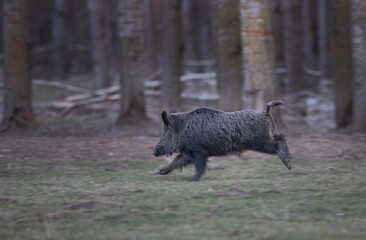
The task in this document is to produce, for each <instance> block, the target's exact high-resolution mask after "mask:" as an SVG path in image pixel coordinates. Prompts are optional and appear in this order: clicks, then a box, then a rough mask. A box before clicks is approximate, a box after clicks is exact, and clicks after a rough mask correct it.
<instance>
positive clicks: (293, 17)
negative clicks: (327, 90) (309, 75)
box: [283, 0, 306, 92]
mask: <svg viewBox="0 0 366 240" xmlns="http://www.w3.org/2000/svg"><path fill="white" fill-rule="evenodd" d="M283 8H284V13H285V14H284V15H285V18H284V22H285V24H284V25H285V28H284V30H285V41H284V42H285V59H286V68H287V78H288V83H289V88H288V90H289V92H296V91H300V90H303V89H304V88H305V86H306V84H305V80H304V70H303V65H304V62H303V60H304V53H303V47H304V46H303V37H302V36H303V34H302V17H301V15H302V12H301V1H298V0H295V1H293V0H283Z"/></svg>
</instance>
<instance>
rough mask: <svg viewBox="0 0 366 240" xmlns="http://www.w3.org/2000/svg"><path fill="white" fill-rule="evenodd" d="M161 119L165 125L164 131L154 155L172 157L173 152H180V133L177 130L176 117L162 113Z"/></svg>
mask: <svg viewBox="0 0 366 240" xmlns="http://www.w3.org/2000/svg"><path fill="white" fill-rule="evenodd" d="M161 118H162V120H163V123H164V127H163V131H162V134H161V138H160V141H159V143H158V144H157V145H156V147H155V150H154V153H153V154H154V155H155V156H156V157H158V156H162V155H167V156H169V155H172V154H173V152H178V151H179V149H178V145H179V144H178V132H177V131H176V129H175V126H174V125H175V119H174V116H172V115H168V114H167V112H166V111H163V112H162V113H161Z"/></svg>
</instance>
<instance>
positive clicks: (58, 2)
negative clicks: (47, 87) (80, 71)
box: [51, 0, 66, 81]
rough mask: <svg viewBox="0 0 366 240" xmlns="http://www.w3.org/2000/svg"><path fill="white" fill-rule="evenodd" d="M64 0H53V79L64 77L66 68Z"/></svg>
mask: <svg viewBox="0 0 366 240" xmlns="http://www.w3.org/2000/svg"><path fill="white" fill-rule="evenodd" d="M65 14H66V12H65V0H55V5H54V12H53V27H52V55H51V58H52V59H51V63H52V72H51V76H52V79H53V80H56V81H60V80H63V79H64V77H65V68H66V19H65Z"/></svg>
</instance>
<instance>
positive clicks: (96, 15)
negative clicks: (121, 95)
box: [88, 0, 111, 89]
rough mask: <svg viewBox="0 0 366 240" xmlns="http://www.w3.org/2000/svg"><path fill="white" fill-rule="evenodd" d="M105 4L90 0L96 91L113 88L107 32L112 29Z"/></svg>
mask: <svg viewBox="0 0 366 240" xmlns="http://www.w3.org/2000/svg"><path fill="white" fill-rule="evenodd" d="M105 4H107V3H106V2H105V1H103V0H88V10H89V25H90V35H91V46H92V60H93V71H94V89H100V88H107V87H110V86H111V77H110V74H109V73H110V72H109V67H108V66H109V65H110V63H109V58H108V57H109V56H108V53H109V52H108V48H107V44H108V43H107V34H108V33H107V32H108V31H109V30H110V29H109V28H108V27H109V26H108V25H107V22H106V15H105V14H106V11H105Z"/></svg>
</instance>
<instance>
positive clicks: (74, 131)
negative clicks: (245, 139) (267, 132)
mask: <svg viewBox="0 0 366 240" xmlns="http://www.w3.org/2000/svg"><path fill="white" fill-rule="evenodd" d="M39 121H40V125H41V126H46V125H48V126H52V128H48V129H46V130H45V129H41V128H40V130H29V131H22V132H17V131H10V132H6V133H2V134H0V239H365V238H366V229H365V226H366V201H365V199H366V178H365V175H366V147H365V146H366V135H365V134H356V135H349V134H337V133H322V134H320V133H314V132H313V133H311V132H307V133H303V132H298V131H294V130H293V129H287V130H286V132H287V136H288V137H287V138H288V144H289V146H290V149H291V152H292V155H293V163H292V166H293V170H291V171H288V170H287V169H286V167H285V166H283V165H282V163H281V161H280V160H279V159H277V158H276V157H274V156H269V155H264V154H259V153H253V152H248V153H245V154H244V157H243V158H242V159H241V158H239V157H238V156H227V157H217V158H212V159H211V160H210V161H209V163H208V170H207V172H206V174H205V175H204V176H203V177H202V179H201V181H199V182H189V181H187V179H189V178H190V177H191V176H193V174H194V169H193V168H189V169H185V170H183V171H182V172H180V171H176V172H173V173H171V174H169V175H167V176H160V175H157V174H156V172H157V170H158V169H159V167H162V166H163V165H165V164H168V162H169V161H171V160H172V158H173V157H174V156H172V157H169V158H168V157H160V158H155V157H154V156H152V151H153V148H154V146H155V144H156V143H157V142H158V140H159V136H158V135H159V130H160V126H159V125H158V124H156V123H149V124H145V125H136V126H126V127H123V128H116V127H110V123H106V122H105V121H103V120H102V119H99V120H85V121H83V122H81V121H73V120H70V119H64V120H58V119H52V118H48V119H41V120H39Z"/></svg>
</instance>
